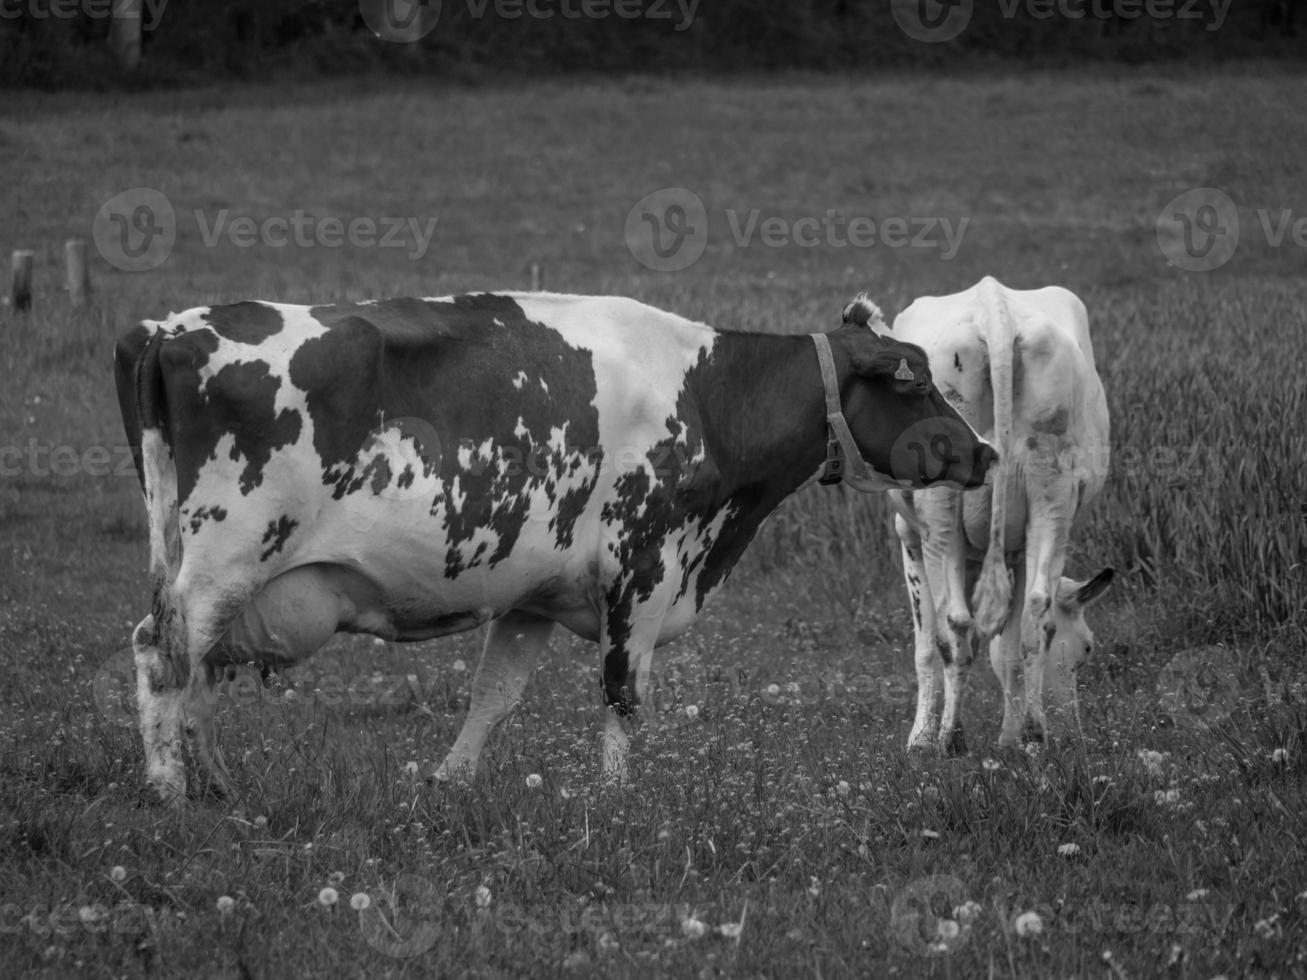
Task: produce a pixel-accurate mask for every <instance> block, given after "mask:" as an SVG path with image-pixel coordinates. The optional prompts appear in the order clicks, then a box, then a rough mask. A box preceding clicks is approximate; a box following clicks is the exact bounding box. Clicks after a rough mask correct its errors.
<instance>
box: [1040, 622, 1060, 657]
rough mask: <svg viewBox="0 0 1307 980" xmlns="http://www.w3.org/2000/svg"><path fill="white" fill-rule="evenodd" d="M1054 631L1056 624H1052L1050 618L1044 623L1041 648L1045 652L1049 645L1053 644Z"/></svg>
mask: <svg viewBox="0 0 1307 980" xmlns="http://www.w3.org/2000/svg"><path fill="white" fill-rule="evenodd" d="M1056 633H1057V626H1056V625H1054V623H1053V620H1052V619H1049V621H1048V622H1046V623H1045V624H1044V647H1043V649H1044V651H1045V652H1047V650H1048V649H1049V647H1051V646H1052V645H1053V637H1054V635H1056Z"/></svg>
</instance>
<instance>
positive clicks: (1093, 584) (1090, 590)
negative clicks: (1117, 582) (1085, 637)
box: [1058, 565, 1116, 609]
mask: <svg viewBox="0 0 1307 980" xmlns="http://www.w3.org/2000/svg"><path fill="white" fill-rule="evenodd" d="M1115 578H1116V569H1114V568H1112V567H1111V566H1110V565H1109V566H1108V567H1107V568H1104V569H1103V570H1102V571H1100V572H1099V573H1098V574H1097V575H1095V576H1094V577H1093V578H1091V579H1089V581H1087V582H1072V583H1070V586H1071V587H1070V588H1069V589H1067V590H1066V591H1065V592H1064V594H1063V595H1060V596H1059V597H1058V598H1060V599H1061V600H1062V601H1063V602H1064V603H1066V604H1067V605H1071V606H1076V607H1079V608H1081V609H1083V608H1084V607H1086V606H1091V605H1093V604H1094V603H1095V602H1097V601H1098V600H1099V599H1101V598H1103V595H1104V593H1106V592H1107V590H1108V589H1109V588H1111V587H1112V582H1113V580H1114V579H1115Z"/></svg>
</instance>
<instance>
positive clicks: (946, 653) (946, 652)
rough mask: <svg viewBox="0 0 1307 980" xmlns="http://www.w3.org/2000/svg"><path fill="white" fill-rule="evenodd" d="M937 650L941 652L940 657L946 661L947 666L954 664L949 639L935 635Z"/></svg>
mask: <svg viewBox="0 0 1307 980" xmlns="http://www.w3.org/2000/svg"><path fill="white" fill-rule="evenodd" d="M935 652H936V653H938V654H939V659H940V660H942V661H944V666H945V667H949V666H952V664H953V651H952V650H951V649H950V648H949V645H948V641H947V640H945V639H943V638H942V637H938V636H937V637H935Z"/></svg>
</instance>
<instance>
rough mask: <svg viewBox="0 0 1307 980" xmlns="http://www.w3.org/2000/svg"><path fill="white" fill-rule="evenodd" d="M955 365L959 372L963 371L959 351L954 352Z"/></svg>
mask: <svg viewBox="0 0 1307 980" xmlns="http://www.w3.org/2000/svg"><path fill="white" fill-rule="evenodd" d="M953 367H955V368H956V369H957V371H958V373H959V374H961V373H962V358H961V357H960V356H958V352H957V351H954V352H953Z"/></svg>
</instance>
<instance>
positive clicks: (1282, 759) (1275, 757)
mask: <svg viewBox="0 0 1307 980" xmlns="http://www.w3.org/2000/svg"><path fill="white" fill-rule="evenodd" d="M1271 761H1272V762H1278V763H1280V765H1284V763H1286V762H1288V761H1289V750H1288V749H1276V750H1275V751H1274V752H1272V753H1271Z"/></svg>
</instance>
